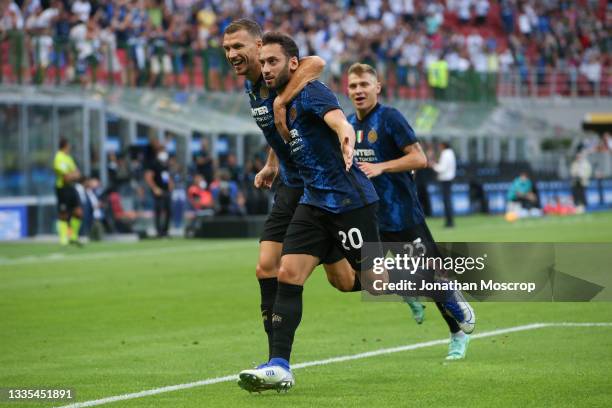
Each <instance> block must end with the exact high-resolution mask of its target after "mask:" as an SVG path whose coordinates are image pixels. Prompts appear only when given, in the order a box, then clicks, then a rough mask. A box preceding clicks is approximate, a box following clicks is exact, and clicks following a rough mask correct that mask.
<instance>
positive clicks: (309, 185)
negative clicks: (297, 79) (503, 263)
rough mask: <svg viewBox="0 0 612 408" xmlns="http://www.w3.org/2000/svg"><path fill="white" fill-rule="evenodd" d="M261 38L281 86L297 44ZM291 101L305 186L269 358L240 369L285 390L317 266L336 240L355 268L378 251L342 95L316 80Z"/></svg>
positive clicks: (295, 157) (367, 265)
mask: <svg viewBox="0 0 612 408" xmlns="http://www.w3.org/2000/svg"><path fill="white" fill-rule="evenodd" d="M262 44H263V45H262V47H261V51H260V56H259V59H260V63H261V66H262V73H263V77H264V80H265V82H266V85H267V86H268V88H272V89H275V90H277V91H278V92H280V91H282V90H283V89H285V87H286V86H287V84H288V82H289V81H290V79H291V78H292V77H294V75H295V72H296V71H297V69H298V67H299V65H300V62H299V52H298V48H297V45H296V44H295V42H294V41H293V39H291V37H289V36H287V35H284V34H281V33H266V34H265V35H264V37H263V39H262ZM287 108H288V122H287V123H288V125H289V126H288V127H289V130H290V140H287V142H288V146H289V150H290V151H289V153H290V158H291V159H292V161H293V162H294V163H295V165H296V166H297V168H298V169H299V174H300V175H301V177H302V180H303V183H304V194H303V196H302V198H301V199H300V201H299V205H298V206H297V209H296V210H295V214H294V215H293V218H292V219H291V223H290V224H289V227H288V229H287V232H286V235H285V239H284V241H283V244H282V255H283V256H282V259H281V264H280V268H279V272H278V290H277V296H276V300H275V303H274V306H273V313H272V324H273V336H272V337H273V339H272V350H271V354H270V357H271V358H270V360H269V362H268V363H266V364H263V365H261V366H259V367H258V368H255V369H252V370H244V371H242V372H241V373H240V375H239V377H240V380H241V383H242V386H243V388H246V389H248V390H255V391H260V390H263V389H285V390H286V389H289V388H291V387H292V386H293V384H294V378H293V374H292V373H291V370H290V367H289V359H290V354H291V348H292V345H293V339H294V335H295V331H296V329H297V327H298V325H299V323H300V320H301V316H302V292H303V285H304V283H305V281H306V280H307V279H308V277H309V276H310V274H311V273H312V271H313V270H314V268H315V267H316V266H317V265H318V264H319V263H320V261H321V260H322V259H324V258H325V256H326V254H328V253H329V251H330V249H332V248H334V247H337V248H341V251H342V255H343V256H344V257H345V258H346V259H347V260H348V262H349V263H350V265H351V266H352V268H353V269H354V270H355V271H360V272H366V273H367V272H369V271H370V270H371V269H372V262H373V257H371V256H370V257H368V256H366V257H362V253H361V248H362V246H363V244H364V243H365V242H379V236H378V227H377V222H376V213H377V201H378V196H377V195H376V191H375V190H374V186H373V185H372V183H371V182H370V181H369V180H368V178H367V177H366V175H365V174H364V173H363V172H362V171H361V170H360V169H359V168H357V167H356V166H353V146H354V143H355V132H354V130H353V127H352V126H351V125H350V124H349V123H348V122H347V120H346V117H345V116H344V113H343V112H342V110H341V108H340V105H339V104H338V100H337V98H336V96H335V95H334V94H333V93H332V92H331V91H330V90H329V89H328V88H327V87H326V86H325V85H323V84H322V83H321V82H319V81H311V82H310V83H308V84H307V85H306V86H305V87H304V89H303V90H301V91H300V93H299V94H298V95H297V97H296V98H295V99H293V100H292V102H291V103H290V104H289V105H288V106H287ZM379 256H382V248H380V254H379ZM362 277H363V275H362ZM365 286H366V284H364V287H365Z"/></svg>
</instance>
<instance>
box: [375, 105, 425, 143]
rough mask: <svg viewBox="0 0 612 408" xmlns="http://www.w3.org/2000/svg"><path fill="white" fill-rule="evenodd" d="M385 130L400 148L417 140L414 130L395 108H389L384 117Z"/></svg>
mask: <svg viewBox="0 0 612 408" xmlns="http://www.w3.org/2000/svg"><path fill="white" fill-rule="evenodd" d="M383 122H384V126H385V131H386V132H387V133H388V134H389V135H391V137H393V140H394V141H395V144H396V145H397V147H399V148H400V149H403V148H404V147H406V146H409V145H411V144H414V143H416V142H418V140H417V138H416V135H415V134H414V130H413V129H412V127H411V126H410V125H409V124H408V121H407V120H406V118H404V115H402V114H401V113H400V111H398V110H397V109H394V108H393V109H389V110H388V111H387V114H386V115H385V118H384V121H383Z"/></svg>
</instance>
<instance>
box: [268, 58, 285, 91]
mask: <svg viewBox="0 0 612 408" xmlns="http://www.w3.org/2000/svg"><path fill="white" fill-rule="evenodd" d="M288 82H289V63H288V62H287V63H286V64H285V66H284V67H283V69H282V70H281V72H279V73H278V75H277V76H276V78H275V79H274V84H273V86H272V87H273V88H274V90H277V91H278V90H280V89H283V88H284V87H285V86H286V85H287V83H288Z"/></svg>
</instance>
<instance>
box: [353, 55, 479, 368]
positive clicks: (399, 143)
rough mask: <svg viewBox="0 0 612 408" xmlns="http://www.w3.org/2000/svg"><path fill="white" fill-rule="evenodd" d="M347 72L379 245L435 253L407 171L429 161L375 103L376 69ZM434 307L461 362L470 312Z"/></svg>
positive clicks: (402, 122)
mask: <svg viewBox="0 0 612 408" xmlns="http://www.w3.org/2000/svg"><path fill="white" fill-rule="evenodd" d="M348 74H349V75H348V94H349V98H350V99H351V102H352V103H353V106H354V108H355V113H354V114H352V115H350V116H349V117H348V120H349V122H350V123H351V124H352V125H353V127H354V129H355V132H356V134H357V136H356V139H357V141H356V144H355V156H356V159H357V161H358V162H359V164H358V165H359V168H360V169H361V170H362V171H363V172H364V173H365V174H366V175H367V176H368V177H369V178H370V179H371V180H372V182H373V183H374V187H375V188H376V191H377V192H378V195H379V196H380V201H379V209H378V221H379V229H380V236H381V239H382V241H383V243H384V242H387V243H391V242H412V243H422V244H423V245H425V246H426V247H429V248H431V250H432V251H436V249H435V245H434V240H433V237H432V235H431V232H430V231H429V228H428V227H427V224H426V222H425V216H424V213H423V209H422V208H421V204H420V203H419V199H418V196H417V189H416V185H415V182H414V179H413V176H412V174H411V173H410V172H411V171H412V170H417V169H420V168H424V167H426V166H427V157H426V156H425V153H424V152H423V150H422V149H421V145H420V144H419V142H418V141H417V139H416V137H415V134H414V131H413V130H412V128H411V127H410V125H409V124H408V122H407V121H406V119H405V118H404V117H403V115H402V114H401V113H400V112H399V111H398V110H397V109H395V108H392V107H389V106H385V105H382V104H380V103H378V94H379V93H380V82H379V81H378V76H377V73H376V70H375V69H374V68H373V67H371V66H370V65H367V64H359V63H357V64H353V65H352V66H351V67H350V68H349V71H348ZM383 247H385V245H384V244H383ZM385 252H386V248H385ZM436 306H437V307H438V309H439V311H440V313H441V314H442V317H443V318H444V320H445V321H446V323H447V325H448V328H449V330H450V332H451V341H450V344H449V350H448V355H447V357H446V359H447V360H457V359H462V358H464V357H465V353H466V351H467V346H468V342H469V336H468V334H466V333H465V332H464V331H466V332H468V333H471V332H472V331H473V329H474V322H475V314H474V311H473V310H472V308H471V307H470V305H469V303H467V302H464V301H461V302H455V303H450V302H445V303H441V302H436ZM447 310H448V311H449V312H451V313H453V316H454V317H455V318H453V317H451V316H449V315H448V314H447V313H446V311H447ZM457 315H459V316H457ZM455 319H457V320H458V321H459V322H460V323H457V321H456V320H455ZM462 328H463V329H464V330H462Z"/></svg>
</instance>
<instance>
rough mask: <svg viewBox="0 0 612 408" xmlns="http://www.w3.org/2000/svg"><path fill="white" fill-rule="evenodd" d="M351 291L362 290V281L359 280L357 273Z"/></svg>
mask: <svg viewBox="0 0 612 408" xmlns="http://www.w3.org/2000/svg"><path fill="white" fill-rule="evenodd" d="M351 292H361V281H360V280H359V276H357V274H355V282H354V283H353V288H352V289H351Z"/></svg>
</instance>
